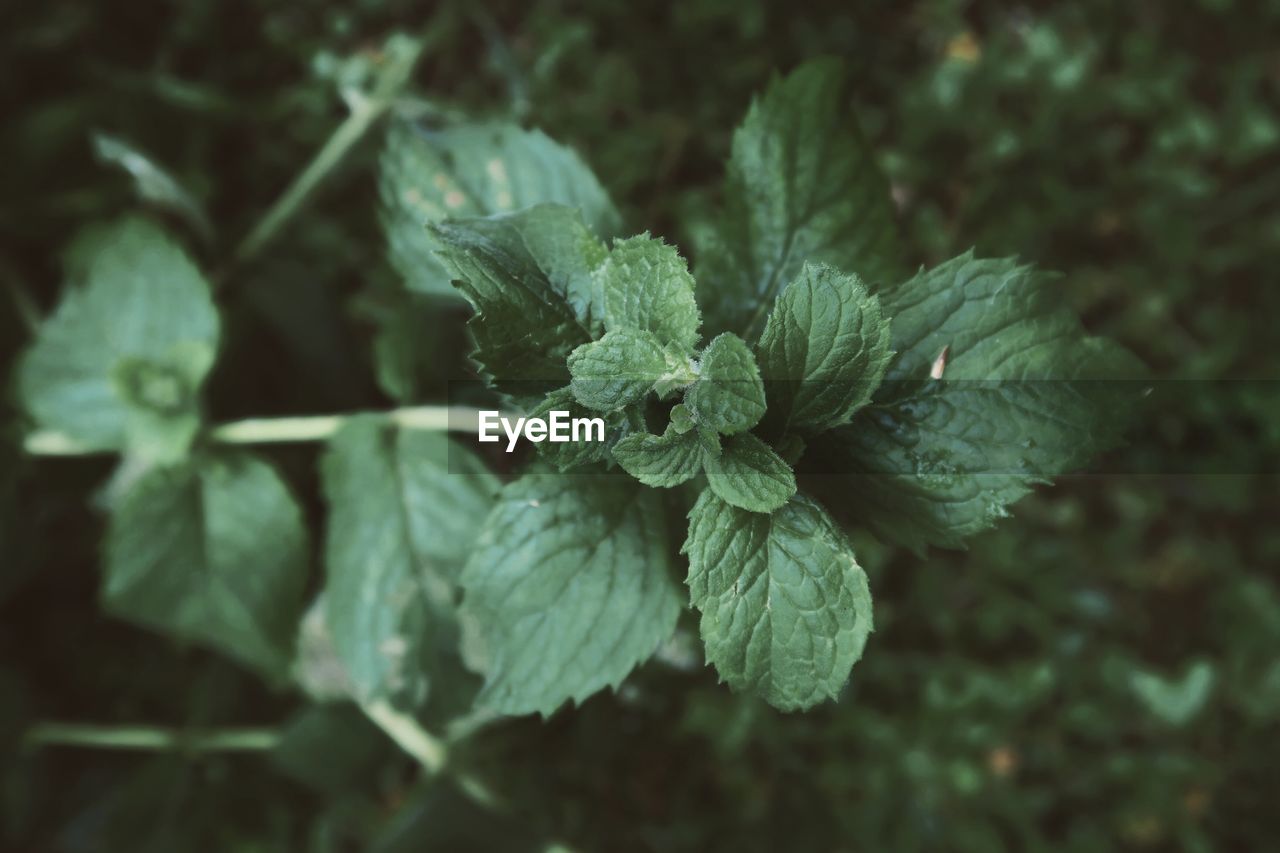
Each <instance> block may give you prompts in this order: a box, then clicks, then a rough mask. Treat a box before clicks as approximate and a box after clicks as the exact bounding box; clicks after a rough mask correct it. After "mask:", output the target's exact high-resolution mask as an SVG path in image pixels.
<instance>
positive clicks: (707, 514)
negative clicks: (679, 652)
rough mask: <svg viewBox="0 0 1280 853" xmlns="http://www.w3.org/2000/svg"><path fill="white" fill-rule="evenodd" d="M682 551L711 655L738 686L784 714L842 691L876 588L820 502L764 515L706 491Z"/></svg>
mask: <svg viewBox="0 0 1280 853" xmlns="http://www.w3.org/2000/svg"><path fill="white" fill-rule="evenodd" d="M684 552H685V553H686V554H688V555H689V592H690V596H691V599H692V602H693V606H694V607H696V608H697V609H698V610H699V611H700V612H701V614H702V618H701V622H700V625H701V631H702V639H703V642H704V643H705V645H706V650H707V659H708V661H710V662H711V663H713V664H714V665H715V667H716V670H717V671H718V672H719V673H720V677H721V678H723V679H724V680H725V681H727V682H728V683H729V686H730V687H732V688H733V689H735V690H746V691H750V692H752V693H755V694H756V695H758V696H761V697H763V698H764V699H765V700H766V701H768V702H769V704H771V705H773V706H774V707H775V708H780V709H782V710H798V709H804V708H809V707H811V706H813V705H815V704H817V703H818V702H821V701H822V700H824V699H829V698H834V697H835V696H836V695H837V694H838V693H839V691H840V688H841V687H843V686H844V683H845V681H846V680H848V678H849V671H850V670H851V669H852V667H853V665H854V663H856V662H857V660H858V659H859V658H860V657H861V656H862V649H863V647H864V646H865V645H866V641H867V636H868V635H869V634H870V633H871V630H872V613H871V592H870V589H869V587H868V585H867V576H866V574H865V573H864V572H863V571H862V568H861V567H860V566H858V564H857V561H856V560H855V559H854V556H853V551H852V549H851V548H850V547H849V543H848V541H847V540H846V539H845V537H844V534H843V533H842V532H841V531H840V530H839V528H837V527H836V525H835V523H834V522H833V521H832V520H831V518H830V517H829V516H828V515H827V513H826V511H825V510H823V509H822V507H821V506H820V505H818V504H817V503H816V502H814V501H813V500H811V499H809V498H807V497H805V496H804V495H797V496H795V497H793V498H792V499H791V500H790V501H788V502H787V504H786V505H785V506H783V507H782V508H781V509H779V510H778V511H777V512H774V513H773V514H771V515H764V514H761V513H754V512H747V511H746V510H741V509H737V508H736V507H733V506H730V505H729V504H727V503H725V502H724V501H723V500H721V499H720V498H718V497H717V496H716V495H715V494H714V493H713V492H711V491H710V490H707V491H704V492H703V493H702V496H701V497H699V498H698V501H697V503H696V504H694V507H693V509H692V510H691V511H690V513H689V537H688V539H687V540H686V542H685V544H684Z"/></svg>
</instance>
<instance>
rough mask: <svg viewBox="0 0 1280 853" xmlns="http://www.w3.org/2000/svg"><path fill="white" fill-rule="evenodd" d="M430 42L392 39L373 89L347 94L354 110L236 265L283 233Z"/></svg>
mask: <svg viewBox="0 0 1280 853" xmlns="http://www.w3.org/2000/svg"><path fill="white" fill-rule="evenodd" d="M426 46H427V39H425V38H423V39H411V38H406V37H403V36H401V37H398V38H396V37H393V38H392V39H391V40H389V41H388V43H387V47H386V49H385V52H386V54H387V57H388V59H387V65H386V67H385V68H383V69H382V72H381V73H380V74H379V75H378V80H377V82H376V83H375V84H374V87H373V91H372V92H370V93H368V94H364V93H360V92H348V93H344V94H345V96H346V100H347V103H348V105H349V107H350V109H351V113H350V114H349V115H348V116H347V118H346V119H345V120H344V121H343V122H342V124H340V125H338V128H337V130H335V131H334V132H333V134H332V135H331V136H330V137H329V139H328V140H327V141H326V142H325V144H324V145H323V146H321V148H320V150H319V151H317V152H316V155H315V156H314V157H312V158H311V162H310V163H308V164H307V166H306V168H305V169H303V170H302V172H301V173H299V174H298V176H297V177H296V178H294V180H293V183H292V184H290V185H289V187H288V188H287V189H286V190H285V191H284V193H283V194H281V196H280V198H278V199H277V200H276V203H275V204H273V205H272V206H271V208H270V209H269V210H268V211H267V212H266V213H265V214H263V216H262V218H261V219H260V220H258V224H257V225H256V226H254V228H253V230H252V231H250V232H249V235H248V236H247V237H245V238H244V240H243V241H242V242H241V243H240V246H239V247H238V248H237V249H236V251H235V260H236V262H237V263H244V262H245V261H248V260H250V259H251V258H253V257H254V256H255V255H257V254H258V252H260V251H262V248H263V247H264V246H266V245H267V243H269V242H270V241H271V240H272V239H273V238H275V236H276V235H277V234H279V233H280V230H281V229H282V228H283V227H284V225H285V224H286V223H287V222H288V221H289V220H290V219H292V218H293V216H294V214H296V213H297V212H298V211H299V210H300V209H301V208H302V205H303V204H304V203H305V202H306V200H307V197H308V196H310V195H311V193H312V192H313V191H314V190H315V189H316V187H318V186H319V185H320V183H321V182H322V181H323V180H324V179H325V178H326V177H328V176H329V173H330V172H332V171H333V170H334V168H336V167H337V166H338V164H339V163H341V162H342V160H343V159H344V158H345V157H346V156H347V153H348V152H349V151H350V150H351V148H352V147H353V146H354V145H355V144H356V143H357V142H359V141H360V140H361V139H362V138H363V137H364V135H365V133H366V132H367V131H368V130H369V128H370V127H372V126H373V124H374V122H376V121H377V120H378V119H379V118H381V117H382V115H383V113H385V112H386V111H387V110H388V109H390V108H391V105H392V104H393V103H394V102H395V99H396V96H397V95H399V94H400V91H401V90H402V89H403V88H404V86H405V84H406V83H408V81H409V75H410V74H411V73H412V72H413V67H414V65H416V64H417V62H418V59H419V58H420V57H421V56H422V53H423V51H424V49H425V48H426Z"/></svg>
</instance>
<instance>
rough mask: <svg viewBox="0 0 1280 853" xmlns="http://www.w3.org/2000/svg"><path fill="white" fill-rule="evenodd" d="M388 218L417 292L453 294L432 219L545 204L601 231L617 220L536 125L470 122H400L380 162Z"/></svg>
mask: <svg viewBox="0 0 1280 853" xmlns="http://www.w3.org/2000/svg"><path fill="white" fill-rule="evenodd" d="M379 191H380V194H381V196H382V209H383V210H382V222H383V229H384V231H385V233H386V236H387V242H388V245H389V247H390V251H391V260H392V263H393V264H394V265H395V266H396V269H397V270H398V271H399V272H400V274H401V275H402V276H404V279H405V281H406V283H407V284H408V286H409V288H410V289H411V290H415V291H418V292H421V293H428V294H434V295H437V296H451V295H453V290H452V288H450V286H449V273H448V271H447V269H446V267H445V266H443V265H442V264H441V263H440V261H439V260H438V259H437V258H436V257H435V254H434V253H435V250H436V248H437V246H436V243H435V241H434V240H433V239H432V237H431V236H430V235H429V234H428V233H427V230H426V227H425V226H426V225H427V224H428V223H432V222H440V221H443V220H444V219H447V218H452V219H456V218H460V217H477V216H489V215H491V214H499V213H507V212H511V211H514V210H519V209H520V208H524V207H529V206H530V205H534V204H540V203H542V202H558V203H561V204H564V205H568V206H570V207H572V208H576V209H578V210H580V211H581V214H582V217H583V219H584V220H585V222H586V224H587V226H588V227H589V228H590V229H591V230H593V231H594V232H595V233H597V234H600V235H602V236H608V235H611V234H613V233H614V232H615V231H616V230H617V228H618V226H619V218H618V214H617V211H616V210H614V207H613V204H612V203H611V202H610V201H609V198H608V196H607V195H606V194H605V191H604V189H603V188H602V187H601V186H600V182H599V181H598V180H596V177H595V175H593V174H592V173H591V170H590V169H589V168H588V167H587V165H586V164H585V163H583V162H582V160H581V159H580V158H579V157H578V155H577V154H575V153H574V152H573V151H572V150H570V149H568V148H566V147H564V146H563V145H559V144H557V143H556V142H554V141H553V140H551V139H550V138H548V137H547V136H546V135H545V134H543V133H542V132H541V131H538V130H524V129H522V128H520V127H518V126H516V125H513V124H504V123H478V124H464V125H459V126H456V127H451V128H446V129H443V130H429V129H426V128H423V127H419V126H417V125H415V124H412V123H410V122H407V121H399V122H394V123H393V124H392V125H391V128H390V130H389V131H388V134H387V141H386V146H385V148H384V149H383V152H382V160H381V164H380V177H379Z"/></svg>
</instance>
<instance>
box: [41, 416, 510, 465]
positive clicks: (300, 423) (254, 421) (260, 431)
mask: <svg viewBox="0 0 1280 853" xmlns="http://www.w3.org/2000/svg"><path fill="white" fill-rule="evenodd" d="M362 414H363V415H373V416H375V417H378V418H380V419H382V420H384V421H386V422H387V423H389V424H392V425H394V426H397V427H400V428H401V429H421V430H435V431H439V432H444V431H450V432H475V431H476V429H477V427H478V426H479V423H480V410H479V409H472V408H467V407H465V406H411V407H408V408H403V409H392V410H390V411H384V412H363V413H359V412H357V413H354V414H349V415H308V416H304V417H294V418H250V419H248V420H243V421H232V422H230V423H225V424H218V425H216V426H213V427H211V428H210V429H209V433H208V437H209V439H210V440H211V441H214V442H216V443H218V444H285V443H297V442H306V441H324V440H325V439H327V438H330V437H332V436H333V435H334V433H336V432H337V431H338V430H339V429H341V427H342V425H343V424H345V423H347V422H348V421H350V420H351V419H352V418H355V417H359V416H361V415H362ZM500 414H501V415H504V416H506V417H511V418H514V417H516V416H515V415H511V414H509V413H506V412H502V413H500ZM23 447H24V449H25V450H26V451H27V453H30V454H31V455H33V456H87V455H91V454H95V453H110V452H112V451H111V449H110V448H101V447H90V446H86V445H83V444H81V443H79V442H77V441H76V440H75V439H74V438H71V437H70V436H68V435H66V434H64V433H61V432H57V431H54V430H37V431H35V432H32V433H29V434H28V435H27V437H26V440H25V441H24V442H23Z"/></svg>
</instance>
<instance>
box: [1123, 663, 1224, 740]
mask: <svg viewBox="0 0 1280 853" xmlns="http://www.w3.org/2000/svg"><path fill="white" fill-rule="evenodd" d="M1214 676H1215V670H1214V667H1213V664H1212V663H1210V662H1209V661H1205V660H1199V661H1196V662H1195V663H1193V664H1191V665H1190V666H1189V667H1187V671H1186V673H1185V674H1184V675H1183V676H1182V678H1179V679H1176V680H1174V679H1166V678H1163V677H1161V676H1160V675H1158V674H1156V673H1152V672H1144V671H1141V670H1136V671H1134V672H1133V673H1132V674H1131V676H1130V682H1129V684H1130V687H1131V689H1132V690H1133V692H1134V695H1136V696H1137V697H1138V699H1139V700H1141V702H1142V704H1143V705H1145V706H1146V708H1147V710H1148V711H1150V712H1151V713H1152V714H1154V715H1155V716H1157V717H1159V718H1160V719H1162V720H1164V721H1165V722H1166V723H1168V724H1170V725H1172V726H1185V725H1186V724H1187V723H1189V722H1191V721H1192V720H1194V719H1195V718H1196V716H1197V715H1198V714H1199V713H1200V712H1201V711H1202V710H1203V709H1204V706H1205V703H1206V702H1208V701H1209V697H1210V695H1211V694H1212V693H1213V684H1214V681H1215V677H1214Z"/></svg>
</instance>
